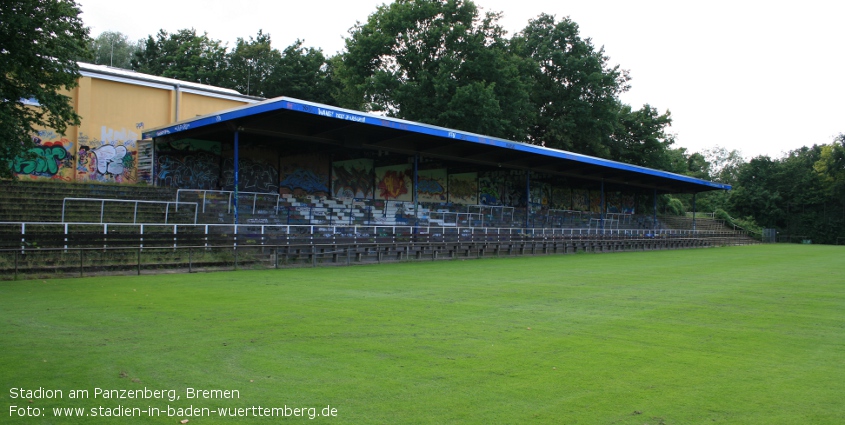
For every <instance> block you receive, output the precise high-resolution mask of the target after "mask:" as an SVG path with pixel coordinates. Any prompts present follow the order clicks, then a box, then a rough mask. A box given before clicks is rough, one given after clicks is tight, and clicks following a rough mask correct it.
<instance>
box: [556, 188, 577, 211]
mask: <svg viewBox="0 0 845 425" xmlns="http://www.w3.org/2000/svg"><path fill="white" fill-rule="evenodd" d="M551 208H553V209H556V210H571V209H572V192H571V191H570V190H569V188H568V187H557V186H556V187H553V188H552V204H551Z"/></svg>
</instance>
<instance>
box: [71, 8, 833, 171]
mask: <svg viewBox="0 0 845 425" xmlns="http://www.w3.org/2000/svg"><path fill="white" fill-rule="evenodd" d="M77 1H78V3H79V4H80V5H81V8H82V12H83V13H82V19H83V20H84V22H85V24H86V25H88V26H89V27H91V35H92V36H96V35H98V34H99V33H101V32H103V31H107V30H111V31H120V32H122V33H124V34H126V35H128V36H129V37H130V38H131V39H140V38H146V36H147V35H150V34H155V33H156V32H158V30H159V29H165V30H166V31H168V32H173V31H176V30H179V29H182V28H195V29H197V31H198V32H203V31H205V32H207V33H208V35H209V37H210V38H213V39H217V40H221V41H223V42H224V43H226V42H228V46H229V47H230V48H232V47H234V42H235V40H236V39H237V38H238V37H243V38H248V37H249V36H254V35H255V34H256V33H257V32H258V30H259V29H263V30H264V32H265V33H269V34H270V35H271V36H272V39H273V47H275V48H277V49H279V50H282V49H284V48H285V47H287V46H288V45H290V44H292V43H293V42H294V41H295V40H296V39H297V38H299V39H302V40H304V41H305V43H304V44H305V46H307V47H318V48H321V49H323V51H324V52H325V53H326V54H327V55H333V54H335V53H336V52H338V51H341V50H342V49H343V37H345V36H346V35H347V30H348V29H349V28H350V27H352V26H353V25H354V24H355V22H356V21H365V20H366V19H367V16H369V15H370V14H371V13H372V12H374V11H375V10H376V7H377V6H378V5H380V4H382V3H385V1H376V0H345V1H336V0H322V1H296V2H290V1H279V0H249V1H240V2H238V1H231V0H226V1H223V0H204V1H201V2H200V1H172V0H171V1H163V0H146V1H143V2H133V3H128V2H121V1H115V0H77ZM475 3H476V4H477V5H478V6H479V7H481V8H483V9H485V10H493V11H500V12H503V13H504V17H503V19H502V20H501V21H500V23H501V24H502V25H503V26H504V27H505V28H506V29H507V30H508V32H509V33H510V34H514V33H516V32H518V31H519V30H521V29H522V28H524V27H525V25H526V24H527V22H528V20H529V19H531V18H533V17H536V16H537V15H538V14H540V13H548V14H552V15H556V16H557V17H558V18H561V17H565V16H569V17H570V18H571V19H572V20H573V21H575V22H577V23H578V24H579V26H580V30H581V36H582V37H584V38H591V39H592V40H593V43H594V44H595V45H596V46H597V47H600V46H604V49H605V53H606V54H607V55H608V56H609V57H610V63H611V64H618V65H620V66H621V67H622V68H624V69H628V70H630V73H631V77H632V78H633V80H632V81H631V85H632V88H631V90H630V91H629V92H628V93H625V94H624V95H623V96H622V100H623V101H624V102H626V103H628V104H630V105H632V106H633V107H635V108H638V107H640V106H642V105H643V104H644V103H648V104H650V105H652V106H654V107H656V108H658V109H659V110H660V111H661V112H662V111H665V110H667V109H668V110H670V111H671V112H672V117H673V119H674V124H673V125H672V128H671V132H672V133H675V134H676V136H677V138H676V140H677V142H676V146H681V147H686V148H687V149H688V150H689V151H691V152H697V151H702V150H704V149H708V148H712V147H714V146H716V145H719V146H722V147H725V148H728V149H738V150H740V151H742V153H743V154H744V155H745V156H746V157H747V158H750V157H753V156H757V155H770V156H773V157H780V156H781V154H782V153H784V152H786V151H789V150H792V149H796V148H799V147H801V146H810V145H813V144H823V143H830V142H831V141H832V140H833V137H834V136H836V135H837V134H839V133H845V31H843V30H842V22H843V18H845V2H842V1H836V0H824V1H820V0H805V1H789V2H786V1H777V0H775V1H745V0H733V1H724V0H711V1H708V2H681V1H657V0H635V1H631V0H627V1H624V0H619V1H598V0H593V1H583V0H580V1H570V0H476V1H475ZM129 4H134V6H131V7H130V6H128V5H129Z"/></svg>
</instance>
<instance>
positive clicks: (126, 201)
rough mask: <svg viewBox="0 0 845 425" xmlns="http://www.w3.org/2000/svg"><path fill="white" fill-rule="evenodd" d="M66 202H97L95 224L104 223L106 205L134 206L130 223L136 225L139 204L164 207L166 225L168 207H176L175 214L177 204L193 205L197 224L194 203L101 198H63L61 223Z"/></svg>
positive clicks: (195, 219) (196, 210)
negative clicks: (97, 211) (97, 218)
mask: <svg viewBox="0 0 845 425" xmlns="http://www.w3.org/2000/svg"><path fill="white" fill-rule="evenodd" d="M68 201H74V202H99V203H100V221H98V222H97V223H104V221H103V216H104V214H105V209H106V204H107V203H110V204H111V203H123V204H134V205H135V208H134V213H133V216H132V223H133V224H137V223H138V205H139V204H156V205H162V204H164V205H165V208H164V223H165V224H167V221H168V215H169V213H170V205H171V204H173V205H176V212H178V211H179V204H185V205H193V206H194V224H197V213H198V207H197V203H196V202H179V201H178V200H177V201H139V200H129V199H101V198H64V199H63V200H62V223H64V222H65V210H66V207H67V202H68Z"/></svg>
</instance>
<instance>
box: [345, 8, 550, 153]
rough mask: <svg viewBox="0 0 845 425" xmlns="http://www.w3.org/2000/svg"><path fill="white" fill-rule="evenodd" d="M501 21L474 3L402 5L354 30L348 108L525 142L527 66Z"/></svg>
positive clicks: (347, 56)
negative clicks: (512, 47)
mask: <svg viewBox="0 0 845 425" xmlns="http://www.w3.org/2000/svg"><path fill="white" fill-rule="evenodd" d="M498 19H499V15H498V14H495V13H487V14H486V15H485V16H483V17H482V16H480V14H479V11H478V8H477V7H476V6H475V4H474V3H473V2H471V1H469V0H398V1H395V2H393V3H391V4H389V5H382V6H380V7H379V8H378V9H377V11H376V12H375V13H373V14H372V15H370V17H369V19H368V20H367V22H366V23H364V24H358V25H356V26H355V27H353V28H352V30H350V37H349V38H347V39H346V52H345V53H344V54H343V58H342V61H338V62H337V64H339V65H340V66H339V68H338V69H337V70H336V75H337V77H338V78H339V79H340V80H341V81H342V83H343V90H341V91H339V92H338V94H337V97H336V98H337V100H338V102H339V103H340V105H341V106H344V107H349V108H353V109H362V110H366V111H375V112H382V113H385V114H388V115H391V116H396V117H400V118H405V119H409V120H414V121H420V122H425V123H429V124H436V125H442V126H447V127H454V128H458V129H462V130H466V131H472V132H477V133H482V134H487V135H491V136H497V137H504V138H511V139H516V140H523V139H524V138H525V136H526V132H525V128H526V126H525V122H528V121H531V120H532V119H533V112H532V109H531V107H530V104H529V100H528V87H529V82H528V80H527V77H526V75H525V72H524V70H525V69H526V66H525V62H524V61H523V60H522V59H521V58H519V57H518V56H516V55H514V54H512V53H510V52H509V50H508V48H507V40H506V39H505V38H504V31H503V30H502V28H501V27H500V26H499V25H498V23H497V21H498Z"/></svg>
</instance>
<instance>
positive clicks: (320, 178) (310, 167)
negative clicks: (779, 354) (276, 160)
mask: <svg viewBox="0 0 845 425" xmlns="http://www.w3.org/2000/svg"><path fill="white" fill-rule="evenodd" d="M280 163H281V170H280V171H281V183H279V191H280V192H281V193H290V194H293V195H297V196H299V195H317V196H328V195H329V192H330V191H329V159H328V158H327V157H326V156H323V155H319V154H315V155H294V156H288V157H284V158H282V159H281V161H280Z"/></svg>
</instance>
